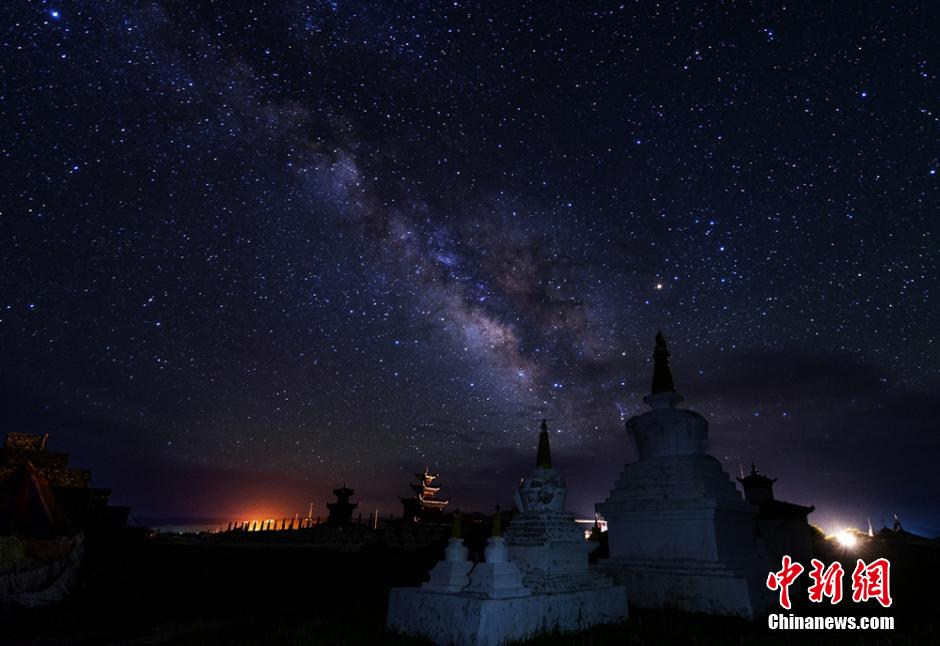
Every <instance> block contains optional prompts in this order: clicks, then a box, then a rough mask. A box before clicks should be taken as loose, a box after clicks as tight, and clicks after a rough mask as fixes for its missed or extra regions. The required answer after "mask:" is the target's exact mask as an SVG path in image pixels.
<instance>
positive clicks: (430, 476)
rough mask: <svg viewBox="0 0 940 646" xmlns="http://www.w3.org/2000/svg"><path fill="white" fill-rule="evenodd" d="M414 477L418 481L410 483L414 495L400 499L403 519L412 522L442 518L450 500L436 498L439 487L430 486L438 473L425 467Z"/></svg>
mask: <svg viewBox="0 0 940 646" xmlns="http://www.w3.org/2000/svg"><path fill="white" fill-rule="evenodd" d="M415 477H416V478H417V479H418V481H417V482H412V483H411V489H412V490H413V491H414V492H415V495H414V497H413V498H402V499H401V502H402V506H403V507H404V518H405V520H406V521H409V522H413V523H420V522H437V521H440V520H442V518H443V515H444V508H445V507H446V506H447V503H448V502H450V501H449V500H448V499H447V498H438V497H437V492H438V491H440V487H434V486H432V484H433V483H434V481H435V480H436V479H437V477H438V474H436V473H430V472H429V471H428V468H427V467H425V468H424V473H416V474H415Z"/></svg>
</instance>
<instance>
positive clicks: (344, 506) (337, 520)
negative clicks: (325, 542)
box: [326, 483, 359, 525]
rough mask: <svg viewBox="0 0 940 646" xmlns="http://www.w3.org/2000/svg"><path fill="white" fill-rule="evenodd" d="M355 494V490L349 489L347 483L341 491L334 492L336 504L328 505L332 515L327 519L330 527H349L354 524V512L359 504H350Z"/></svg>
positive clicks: (329, 503) (335, 490) (330, 503)
mask: <svg viewBox="0 0 940 646" xmlns="http://www.w3.org/2000/svg"><path fill="white" fill-rule="evenodd" d="M355 493H356V492H355V490H353V489H350V488H349V487H347V486H346V484H345V483H344V484H343V486H342V487H340V488H339V489H334V490H333V495H334V496H336V502H328V503H326V507H327V509H329V510H330V515H329V517H328V518H327V519H326V522H327V524H328V525H349V524H351V523H352V515H353V510H355V509H356V507H358V506H359V503H355V502H349V499H350V497H352V495H353V494H355Z"/></svg>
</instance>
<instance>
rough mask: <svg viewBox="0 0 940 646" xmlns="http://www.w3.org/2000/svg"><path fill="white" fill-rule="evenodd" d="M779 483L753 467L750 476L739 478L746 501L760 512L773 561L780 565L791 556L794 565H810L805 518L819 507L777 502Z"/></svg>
mask: <svg viewBox="0 0 940 646" xmlns="http://www.w3.org/2000/svg"><path fill="white" fill-rule="evenodd" d="M776 481H777V479H776V478H768V477H767V476H765V475H763V474H761V473H758V471H757V466H756V465H753V464H752V465H751V472H750V473H749V474H748V475H747V476H745V477H743V478H738V482H740V483H741V486H742V488H743V489H744V498H745V500H747V501H748V502H749V503H751V504H753V505H756V506H757V508H758V514H757V527H758V532H759V533H760V536H761V538H762V539H763V540H764V545H765V546H766V547H767V554H768V556H769V557H770V558H771V559H772V561H773V562H774V563H779V562H780V559H781V558H783V555H784V554H789V555H790V556H791V557H792V558H793V560H794V561H798V562H801V563H803V562H805V563H808V562H809V560H810V559H811V558H812V557H813V546H812V538H811V533H810V526H809V522H808V521H807V519H806V518H807V516H809V515H810V514H811V513H812V512H813V510H815V509H816V507H815V506H809V507H804V506H803V505H797V504H794V503H792V502H786V501H783V500H775V499H774V483H775V482H776Z"/></svg>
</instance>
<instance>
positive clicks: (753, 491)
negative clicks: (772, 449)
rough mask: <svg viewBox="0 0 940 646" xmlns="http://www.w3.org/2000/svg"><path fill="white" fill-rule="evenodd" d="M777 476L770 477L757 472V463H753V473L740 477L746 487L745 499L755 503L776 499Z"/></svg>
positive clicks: (739, 479) (742, 484)
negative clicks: (775, 484)
mask: <svg viewBox="0 0 940 646" xmlns="http://www.w3.org/2000/svg"><path fill="white" fill-rule="evenodd" d="M776 481H777V479H776V478H768V477H767V476H765V475H762V474H760V473H758V472H757V465H755V464H754V463H753V462H752V463H751V473H750V474H749V475H748V476H747V477H746V478H738V482H740V483H741V486H742V487H743V488H744V499H745V500H747V501H748V502H750V503H754V504H755V505H757V504H760V503H762V502H767V501H768V500H773V499H774V483H775V482H776Z"/></svg>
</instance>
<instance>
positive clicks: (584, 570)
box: [506, 420, 626, 619]
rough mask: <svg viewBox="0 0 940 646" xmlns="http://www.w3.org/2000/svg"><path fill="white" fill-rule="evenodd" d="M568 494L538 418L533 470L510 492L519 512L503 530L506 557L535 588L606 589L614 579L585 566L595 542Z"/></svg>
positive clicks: (544, 426)
mask: <svg viewBox="0 0 940 646" xmlns="http://www.w3.org/2000/svg"><path fill="white" fill-rule="evenodd" d="M567 497H568V487H567V485H566V484H565V481H564V480H563V479H562V477H561V476H560V475H559V474H558V472H557V471H556V470H555V469H554V468H552V454H551V446H550V444H549V440H548V424H547V422H546V421H545V420H542V426H541V432H540V433H539V444H538V451H537V455H536V459H535V472H534V473H533V474H532V476H531V477H529V478H528V479H526V480H523V481H522V483H521V484H520V485H519V489H518V490H517V491H516V494H515V496H514V498H515V503H516V509H517V513H516V515H515V516H514V517H513V519H512V524H511V525H510V526H509V529H508V530H507V531H506V542H507V543H508V544H509V556H510V558H512V560H513V561H514V562H515V563H516V564H518V566H519V569H521V570H522V573H523V575H524V579H523V580H524V581H525V584H526V585H527V586H528V587H530V588H531V589H532V590H533V591H534V592H545V593H550V594H551V593H558V592H570V591H574V590H603V589H606V588H610V587H611V585H612V584H613V581H612V580H610V579H609V578H607V577H604V576H599V575H598V574H597V573H595V572H591V571H590V570H589V567H588V554H590V553H591V552H592V551H593V550H594V549H595V548H596V547H597V543H596V542H590V541H586V540H585V538H584V532H583V531H582V529H581V528H580V527H578V523H577V522H576V521H575V518H574V514H571V513H569V512H567V511H565V501H566V499H567ZM604 594H607V593H604ZM614 594H619V591H616V592H614ZM623 618H624V619H625V618H626V616H625V615H624V617H623Z"/></svg>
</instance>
